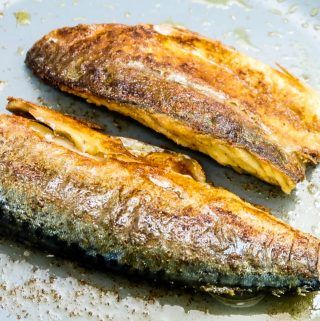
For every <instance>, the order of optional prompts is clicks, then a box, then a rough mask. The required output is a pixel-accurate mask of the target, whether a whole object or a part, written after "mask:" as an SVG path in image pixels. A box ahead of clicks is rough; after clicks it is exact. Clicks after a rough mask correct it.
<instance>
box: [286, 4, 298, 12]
mask: <svg viewBox="0 0 320 321" xmlns="http://www.w3.org/2000/svg"><path fill="white" fill-rule="evenodd" d="M298 8H299V6H297V5H296V4H293V5H292V6H290V7H289V9H288V14H292V13H294V12H296V11H297V10H298Z"/></svg>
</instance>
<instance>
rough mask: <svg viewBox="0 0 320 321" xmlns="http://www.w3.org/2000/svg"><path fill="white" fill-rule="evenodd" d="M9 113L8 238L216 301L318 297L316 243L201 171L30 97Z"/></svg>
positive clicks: (4, 154) (2, 169) (0, 205)
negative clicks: (270, 295)
mask: <svg viewBox="0 0 320 321" xmlns="http://www.w3.org/2000/svg"><path fill="white" fill-rule="evenodd" d="M7 108H8V109H9V110H10V111H12V112H13V113H15V114H16V115H1V116H0V173H1V175H0V209H1V210H0V212H1V214H0V222H1V224H0V226H1V230H6V231H9V232H10V233H11V234H15V235H18V236H19V237H21V238H22V239H24V240H26V239H27V240H28V241H32V242H34V243H36V244H37V245H44V246H46V247H48V246H50V248H52V247H54V248H56V249H58V250H59V253H63V252H65V251H68V250H70V248H71V250H72V252H73V253H82V254H83V253H84V254H85V256H86V257H87V258H91V259H92V260H93V261H94V262H96V263H99V264H103V265H104V266H105V267H109V268H110V267H111V268H116V269H123V270H125V271H128V272H130V273H137V274H142V275H145V276H151V277H152V278H158V279H164V280H166V281H170V282H174V283H178V284H183V285H186V286H189V287H192V288H195V289H202V290H205V291H210V292H213V293H229V294H234V293H239V292H248V291H252V292H255V291H277V292H285V291H293V290H299V291H301V290H305V291H311V290H318V289H319V287H320V282H319V270H320V267H319V245H320V243H319V239H317V238H315V237H313V236H311V235H309V234H305V233H303V232H300V231H298V230H296V229H293V228H291V227H290V226H288V225H287V224H285V223H284V222H281V221H280V220H278V219H276V218H275V217H273V216H272V215H270V214H269V213H267V212H266V211H264V210H261V209H258V208H256V207H254V206H253V205H250V204H248V203H246V202H245V201H243V200H241V199H240V198H239V197H237V196H235V195H234V194H232V193H230V192H228V191H226V190H224V189H222V188H215V187H213V186H211V185H209V184H206V183H204V182H201V180H202V179H203V175H202V172H201V169H200V167H199V165H198V164H197V163H196V162H194V161H192V160H190V159H189V158H184V157H183V156H181V155H175V154H172V153H168V152H165V151H160V150H159V149H158V148H153V147H149V150H150V153H149V152H148V151H146V149H145V148H141V146H143V145H140V143H137V145H134V144H130V143H129V144H128V143H126V141H125V142H123V140H122V138H116V137H109V136H106V135H103V134H101V133H99V132H97V131H95V130H93V129H91V128H89V127H87V126H86V125H84V124H83V123H81V122H78V121H77V120H75V119H72V118H70V117H68V116H63V115H62V114H59V113H57V112H54V111H52V110H50V109H47V108H44V107H40V106H36V105H34V104H31V103H29V102H26V101H23V100H19V99H13V98H11V99H10V102H9V104H8V107H7ZM128 145H130V147H129V148H128ZM141 150H142V151H141ZM154 151H155V153H158V154H161V153H163V155H160V157H163V159H167V163H168V164H169V166H167V164H166V166H163V165H162V163H161V162H158V161H157V160H155V159H154V158H153V157H151V158H149V157H148V156H149V155H152V154H153V153H154ZM168 155H169V157H168ZM156 159H157V158H156ZM171 161H172V163H171ZM185 162H186V163H187V166H186V167H185V166H182V167H181V166H180V165H178V166H177V164H179V163H182V164H184V163H185ZM170 164H172V166H170ZM190 164H192V166H190ZM180 168H182V169H183V170H182V171H180ZM186 168H187V170H186ZM190 168H192V170H191V172H192V173H190V172H189V169H190ZM194 173H197V174H196V175H194ZM199 173H200V174H199ZM192 176H196V177H197V176H199V177H200V181H198V180H196V179H194V178H193V177H192ZM49 244H51V245H49ZM52 244H53V245H52Z"/></svg>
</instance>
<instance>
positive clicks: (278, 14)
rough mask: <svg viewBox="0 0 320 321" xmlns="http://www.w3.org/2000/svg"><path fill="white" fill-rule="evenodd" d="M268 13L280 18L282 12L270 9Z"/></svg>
mask: <svg viewBox="0 0 320 321" xmlns="http://www.w3.org/2000/svg"><path fill="white" fill-rule="evenodd" d="M269 11H270V12H271V13H273V14H275V15H277V16H282V11H280V10H278V9H270V10H269Z"/></svg>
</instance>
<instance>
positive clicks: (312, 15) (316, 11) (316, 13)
mask: <svg viewBox="0 0 320 321" xmlns="http://www.w3.org/2000/svg"><path fill="white" fill-rule="evenodd" d="M318 13H319V8H313V9H311V11H310V16H311V17H315V16H316V15H318Z"/></svg>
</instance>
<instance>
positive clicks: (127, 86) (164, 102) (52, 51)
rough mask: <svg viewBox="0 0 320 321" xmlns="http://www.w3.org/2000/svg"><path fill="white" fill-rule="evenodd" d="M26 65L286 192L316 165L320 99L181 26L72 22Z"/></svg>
mask: <svg viewBox="0 0 320 321" xmlns="http://www.w3.org/2000/svg"><path fill="white" fill-rule="evenodd" d="M26 63H27V65H28V66H29V67H30V68H31V69H32V70H33V72H34V73H35V74H36V75H37V76H39V77H40V78H42V79H44V80H45V81H47V82H48V83H50V84H52V85H55V86H57V87H59V88H60V89H61V90H63V91H66V92H69V93H72V94H75V95H77V96H81V97H83V98H85V99H86V100H87V101H89V102H92V103H95V104H97V105H103V106H106V107H107V108H109V109H111V110H115V111H117V112H120V113H122V114H124V115H127V116H130V117H132V118H134V119H136V120H137V121H139V122H141V123H142V124H144V125H146V126H148V127H151V128H153V129H155V130H156V131H158V132H161V133H163V134H164V135H166V136H167V137H169V138H171V139H173V140H174V141H175V142H177V143H178V144H181V145H184V146H187V147H190V148H192V149H195V150H199V151H201V152H204V153H206V154H208V155H210V156H211V157H212V158H214V159H215V160H217V161H218V162H219V163H221V164H223V165H230V166H232V167H233V168H234V169H235V170H237V171H239V172H247V173H250V174H253V175H255V176H257V177H259V178H260V179H262V180H265V181H266V182H269V183H271V184H275V185H279V186H280V187H281V188H282V190H283V191H284V192H286V193H289V192H290V191H291V190H292V189H293V188H294V187H295V185H296V184H297V182H299V181H301V180H303V178H304V176H305V163H308V162H312V163H316V162H319V160H320V121H319V115H320V98H319V95H318V93H316V92H315V91H313V90H312V89H311V88H309V87H307V86H306V85H304V84H303V83H301V82H300V81H299V80H298V79H296V78H294V77H293V76H292V75H290V74H289V73H288V72H287V71H286V70H285V69H284V68H282V67H280V68H281V70H280V71H279V70H275V69H273V68H271V67H269V66H267V65H265V64H263V63H261V62H259V61H256V60H254V59H252V58H250V57H247V56H245V55H244V54H241V53H239V52H237V51H235V50H234V49H232V48H229V47H226V46H224V45H222V44H221V43H220V42H218V41H213V40H210V39H207V38H204V37H202V36H200V35H198V34H196V33H193V32H190V31H188V30H186V29H184V28H182V27H173V26H168V25H160V26H157V25H136V26H126V25H120V24H100V25H78V26H76V27H70V28H62V29H58V30H54V31H52V32H50V33H49V34H48V35H46V36H44V37H43V38H42V39H40V40H39V41H38V42H36V43H35V44H34V46H33V47H32V48H31V49H30V50H29V51H28V53H27V57H26Z"/></svg>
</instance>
